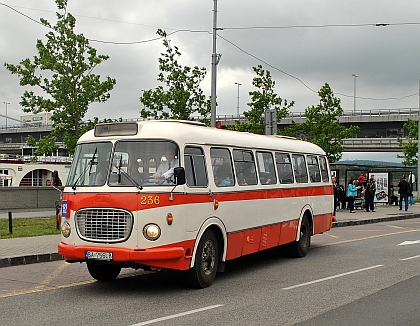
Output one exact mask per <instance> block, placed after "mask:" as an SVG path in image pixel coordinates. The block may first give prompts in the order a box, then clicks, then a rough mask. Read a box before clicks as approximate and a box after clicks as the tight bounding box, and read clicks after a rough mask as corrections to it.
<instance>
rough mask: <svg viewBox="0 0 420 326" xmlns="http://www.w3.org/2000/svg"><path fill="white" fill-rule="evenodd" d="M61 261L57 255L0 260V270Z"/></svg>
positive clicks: (61, 258)
mask: <svg viewBox="0 0 420 326" xmlns="http://www.w3.org/2000/svg"><path fill="white" fill-rule="evenodd" d="M63 259H64V258H63V256H61V255H60V254H58V253H51V254H40V255H29V256H21V257H12V258H3V259H0V268H1V267H10V266H18V265H28V264H34V263H47V262H50V261H56V260H63Z"/></svg>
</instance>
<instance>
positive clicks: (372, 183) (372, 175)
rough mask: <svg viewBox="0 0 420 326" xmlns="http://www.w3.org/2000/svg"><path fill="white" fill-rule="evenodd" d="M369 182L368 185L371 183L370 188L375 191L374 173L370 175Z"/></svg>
mask: <svg viewBox="0 0 420 326" xmlns="http://www.w3.org/2000/svg"><path fill="white" fill-rule="evenodd" d="M369 182H370V185H371V188H372V190H373V192H376V180H375V175H374V174H371V175H370V179H369Z"/></svg>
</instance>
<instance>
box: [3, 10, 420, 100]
mask: <svg viewBox="0 0 420 326" xmlns="http://www.w3.org/2000/svg"><path fill="white" fill-rule="evenodd" d="M0 5H3V6H5V7H7V8H9V9H10V10H13V11H15V12H16V13H18V14H20V15H22V16H24V17H25V18H27V19H29V20H31V21H33V22H35V23H37V24H40V25H42V26H44V27H47V28H50V27H49V26H46V25H44V24H43V23H41V22H40V21H37V20H35V19H33V18H32V17H30V16H29V15H26V14H24V13H22V12H20V11H19V10H17V9H15V8H14V7H12V6H10V5H8V4H5V3H1V2H0ZM15 7H16V8H25V9H31V10H38V11H47V10H40V9H34V8H27V7H19V6H15ZM47 12H52V11H47ZM75 17H84V18H88V19H98V20H104V21H112V22H116V23H124V24H133V25H139V26H147V27H155V28H156V27H157V26H151V25H144V24H138V23H131V22H124V21H118V20H112V19H105V18H97V17H90V16H83V15H75ZM403 25H420V23H417V22H407V23H364V24H324V25H289V26H248V27H229V26H228V27H218V28H217V30H221V31H223V30H256V29H290V28H330V27H366V26H374V27H384V26H403ZM179 32H189V33H207V34H212V33H211V32H210V31H206V30H190V29H177V30H174V31H172V32H170V33H168V34H167V36H170V35H173V34H176V33H179ZM217 36H218V37H220V38H221V39H223V40H224V41H226V42H227V43H229V44H231V45H232V46H233V47H235V48H237V49H238V50H239V51H241V52H243V53H244V54H246V55H248V56H250V57H252V58H254V59H255V60H257V61H259V62H261V63H263V64H265V65H267V66H268V67H270V68H272V69H274V70H276V71H279V72H280V73H282V74H284V75H286V76H288V77H290V78H293V79H295V80H297V81H299V82H300V83H301V84H302V85H303V86H304V87H305V88H307V89H308V90H310V91H311V92H314V93H318V91H317V90H315V89H313V88H311V87H309V86H308V85H307V83H305V82H304V81H303V80H302V79H300V78H299V77H296V76H294V75H292V74H289V73H287V72H285V71H283V70H281V69H280V68H277V67H276V66H273V65H272V64H270V63H268V62H266V61H265V60H263V59H261V58H259V57H257V56H256V55H254V54H252V53H250V52H248V51H245V50H244V49H242V48H241V47H240V46H238V45H237V44H235V43H233V42H232V41H230V40H228V39H227V38H225V37H223V36H221V35H220V34H219V33H217ZM87 39H88V40H89V41H91V42H97V43H102V44H115V45H133V44H142V43H149V42H154V41H157V40H160V39H162V37H161V36H159V37H155V38H151V39H147V40H141V41H131V42H115V41H104V40H97V39H89V38H87ZM335 94H337V95H341V96H344V97H352V98H353V97H354V95H347V94H343V93H339V92H336V93H335ZM416 95H419V92H416V93H414V94H409V95H405V96H402V97H388V98H373V97H360V96H356V98H357V99H362V100H373V101H386V100H397V101H399V100H402V99H405V98H408V97H412V96H416Z"/></svg>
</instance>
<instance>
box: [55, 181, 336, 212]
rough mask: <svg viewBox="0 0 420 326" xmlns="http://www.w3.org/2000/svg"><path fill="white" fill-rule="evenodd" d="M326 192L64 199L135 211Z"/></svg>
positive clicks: (75, 205)
mask: <svg viewBox="0 0 420 326" xmlns="http://www.w3.org/2000/svg"><path fill="white" fill-rule="evenodd" d="M325 195H333V188H332V186H320V187H302V188H289V189H267V190H260V189H258V190H250V191H238V192H233V191H232V192H223V193H220V192H214V193H213V194H212V196H210V195H209V193H204V194H196V193H186V194H182V193H174V194H173V200H170V199H169V193H146V192H144V193H140V194H137V193H103V194H90V193H79V194H63V200H66V201H67V202H68V207H69V209H71V210H73V211H77V210H79V209H81V208H89V207H112V208H122V209H127V210H129V211H136V210H145V209H152V208H157V207H165V206H174V205H184V204H198V203H208V202H211V201H213V200H214V199H217V200H218V201H219V202H222V201H238V200H258V199H275V198H293V197H307V196H325Z"/></svg>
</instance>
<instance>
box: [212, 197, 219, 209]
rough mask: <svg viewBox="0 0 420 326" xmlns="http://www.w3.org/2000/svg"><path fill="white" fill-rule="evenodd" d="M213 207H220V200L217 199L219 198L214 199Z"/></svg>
mask: <svg viewBox="0 0 420 326" xmlns="http://www.w3.org/2000/svg"><path fill="white" fill-rule="evenodd" d="M213 207H214V209H215V210H216V209H218V208H219V202H218V201H217V199H215V200H213Z"/></svg>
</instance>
